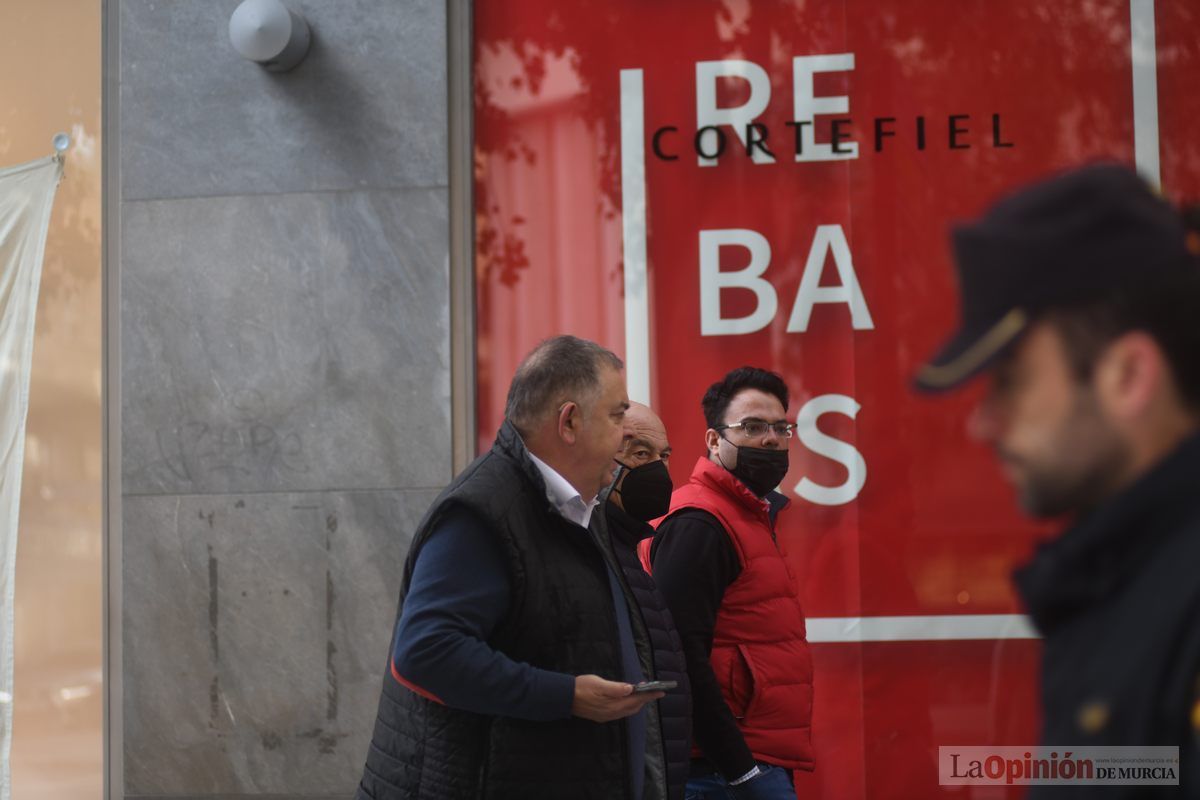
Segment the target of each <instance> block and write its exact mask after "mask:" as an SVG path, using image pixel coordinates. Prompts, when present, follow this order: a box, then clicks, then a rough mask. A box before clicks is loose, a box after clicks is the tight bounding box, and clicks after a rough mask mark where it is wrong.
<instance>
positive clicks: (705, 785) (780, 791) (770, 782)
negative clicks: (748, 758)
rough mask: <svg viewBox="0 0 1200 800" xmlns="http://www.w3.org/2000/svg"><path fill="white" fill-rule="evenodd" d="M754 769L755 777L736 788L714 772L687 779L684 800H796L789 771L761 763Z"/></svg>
mask: <svg viewBox="0 0 1200 800" xmlns="http://www.w3.org/2000/svg"><path fill="white" fill-rule="evenodd" d="M758 769H759V774H758V775H756V776H755V777H753V778H751V779H750V780H748V781H746V782H745V783H739V784H738V785H737V786H730V785H729V784H728V783H726V782H725V779H724V778H722V777H721V776H720V775H719V774H716V773H714V774H712V775H707V776H705V777H700V778H698V777H691V778H688V782H687V790H686V791H685V792H684V795H683V796H684V800H796V789H795V787H794V786H792V775H791V772H790V771H788V770H786V769H784V768H783V767H776V766H774V765H773V764H763V763H762V762H761V761H760V762H759V764H758Z"/></svg>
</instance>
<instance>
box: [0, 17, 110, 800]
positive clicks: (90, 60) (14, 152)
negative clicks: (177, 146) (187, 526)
mask: <svg viewBox="0 0 1200 800" xmlns="http://www.w3.org/2000/svg"><path fill="white" fill-rule="evenodd" d="M100 29H101V4H100V3H95V2H83V1H82V0H69V1H66V0H64V1H63V2H53V3H46V2H40V1H39V0H19V2H18V1H16V0H13V1H11V2H6V3H4V4H3V5H2V6H0V31H3V33H2V34H0V41H2V42H3V47H0V97H3V100H4V102H3V106H2V107H0V112H2V113H3V117H2V120H0V162H2V165H3V166H11V165H15V164H20V163H23V162H27V161H31V160H33V159H37V158H42V157H45V156H47V155H50V154H51V153H52V152H53V149H52V147H51V139H52V137H53V136H54V135H55V134H56V133H58V132H65V133H67V134H68V135H69V136H70V137H71V142H72V144H71V148H70V150H69V151H68V152H67V154H66V164H65V176H64V178H63V180H62V182H61V184H60V185H59V187H58V192H57V195H56V197H55V201H54V209H53V214H52V217H51V222H50V230H49V234H48V237H47V240H46V251H45V260H44V266H43V272H42V282H41V289H40V294H39V300H38V309H37V321H36V326H35V340H34V349H33V370H32V374H31V378H30V389H29V415H28V422H27V428H26V437H27V438H26V443H25V470H24V477H23V480H22V495H21V515H20V525H19V544H18V547H17V568H16V569H17V573H16V604H15V630H14V636H15V646H14V654H13V655H14V660H15V675H14V696H13V698H12V703H13V711H14V720H13V740H12V754H11V780H12V796H13V797H15V798H21V799H22V800H51V799H53V800H60V799H61V798H64V797H70V798H80V799H81V800H86V799H87V798H99V797H102V796H103V746H102V742H103V738H102V713H103V683H102V650H103V624H102V623H103V608H104V605H103V601H102V600H103V595H102V565H101V560H102V533H101V531H102V522H101V520H102V500H101V498H102V465H103V458H102V452H101V422H102V417H101V391H102V373H101V369H102V366H101V365H102V362H101V205H100V203H101V173H100V170H101V135H100V129H101V128H100V126H101V117H100V106H101V34H100Z"/></svg>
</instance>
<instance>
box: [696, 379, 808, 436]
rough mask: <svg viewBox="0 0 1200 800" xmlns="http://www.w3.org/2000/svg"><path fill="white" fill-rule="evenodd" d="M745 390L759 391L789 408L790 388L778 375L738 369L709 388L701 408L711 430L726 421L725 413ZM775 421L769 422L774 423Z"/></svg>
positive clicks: (785, 408) (701, 402) (784, 408)
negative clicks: (777, 399) (739, 393)
mask: <svg viewBox="0 0 1200 800" xmlns="http://www.w3.org/2000/svg"><path fill="white" fill-rule="evenodd" d="M745 389H758V390H759V391H762V392H766V393H767V394H770V395H774V396H775V397H777V398H779V402H780V403H783V410H784V411H787V407H788V388H787V384H786V383H784V382H783V378H781V377H780V376H779V375H778V374H776V373H774V372H771V371H770V370H766V369H760V368H759V367H738V368H737V369H735V370H731V371H730V372H728V373H727V374H726V375H725V377H724V378H721V380H719V381H717V382H716V383H714V384H713V385H712V386H710V387H708V391H707V392H705V393H704V399H703V400H701V401H700V407H701V408H703V409H704V422H705V424H707V425H708V427H710V428H715V427H717V426H718V425H720V424H721V423H723V422H724V421H725V412H726V411H727V410H728V409H729V404H730V403H731V402H733V398H734V397H736V396H737V394H738V392H741V391H743V390H745ZM773 421H774V420H768V422H773Z"/></svg>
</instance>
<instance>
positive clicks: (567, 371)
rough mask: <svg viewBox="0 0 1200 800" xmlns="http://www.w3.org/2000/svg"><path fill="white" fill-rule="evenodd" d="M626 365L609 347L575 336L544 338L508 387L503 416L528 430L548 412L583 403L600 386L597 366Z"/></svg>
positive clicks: (522, 363)
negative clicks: (573, 402) (567, 402)
mask: <svg viewBox="0 0 1200 800" xmlns="http://www.w3.org/2000/svg"><path fill="white" fill-rule="evenodd" d="M602 366H608V367H611V368H612V369H615V370H621V369H624V367H625V365H624V364H623V363H622V362H621V359H619V358H617V356H616V354H614V353H613V352H612V351H610V350H606V349H604V348H603V347H601V346H600V345H598V344H596V343H595V342H589V341H588V340H587V339H580V338H577V337H575V336H555V337H554V338H553V339H547V340H545V341H544V342H542V343H541V344H539V345H538V346H537V347H535V348H533V350H531V351H530V353H529V355H527V356H525V360H524V361H522V362H521V364H520V366H518V367H517V371H516V373H515V374H514V375H513V379H512V383H511V384H510V385H509V387H508V401H507V403H506V404H505V406H504V416H506V417H507V418H508V420H509V422H511V423H512V424H513V425H514V426H515V427H516V429H517V430H518V431H520V432H521V433H522V434H526V433H528V432H529V431H530V430H532V429H533V427H535V426H536V425H537V423H538V421H539V420H540V419H541V418H542V417H543V416H544V415H545V414H547V413H551V412H553V411H554V410H555V409H557V408H558V407H559V406H560V405H562V403H564V402H566V401H568V400H574V401H575V402H576V403H579V404H581V405H585V404H586V403H587V402H590V400H591V399H592V397H593V396H594V395H595V393H596V392H597V391H599V389H600V369H601V367H602Z"/></svg>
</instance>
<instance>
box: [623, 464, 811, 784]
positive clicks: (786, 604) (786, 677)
mask: <svg viewBox="0 0 1200 800" xmlns="http://www.w3.org/2000/svg"><path fill="white" fill-rule="evenodd" d="M685 508H698V509H701V510H702V511H707V512H708V513H710V514H712V515H713V516H714V517H716V518H717V519H718V520H719V521H720V522H721V525H722V526H723V527H724V528H725V532H726V533H727V534H729V539H730V541H732V542H733V545H734V547H735V548H736V550H737V553H738V560H739V561H740V562H741V565H742V571H741V572H740V573H739V574H738V576H737V578H736V579H735V580H734V581H733V583H731V584H730V585H729V586H728V588H726V590H725V596H724V598H723V599H722V601H721V608H720V610H719V611H718V612H717V620H716V626H715V629H714V631H713V649H712V656H711V663H712V668H713V672H714V673H715V674H716V676H717V681H718V682H719V683H720V684H721V692H722V694H723V695H724V697H725V702H726V704H728V706H729V708H730V710H731V711H732V712H733V715H734V717H736V718H737V722H738V727H739V728H740V729H741V731H742V735H743V736H745V737H746V744H747V745H748V746H749V748H750V750H751V752H753V753H754V757H755V758H756V759H758V760H759V761H766V762H767V763H770V764H777V765H779V766H781V767H788V768H791V769H804V770H811V769H812V768H813V748H812V698H813V684H812V679H813V668H812V655H811V654H810V653H809V650H808V640H807V639H806V638H805V631H804V611H803V610H802V609H801V607H800V587H799V584H798V582H797V581H796V578H795V576H794V575H793V574H792V571H791V568H790V567H789V566H788V564H787V561H786V560H785V559H784V553H783V552H781V551H780V549H779V548H778V547H777V546H776V543H775V541H774V539H773V538H772V537H771V521H770V517H769V516H768V508H769V506H768V504H767V503H766V501H764V500H760V499H759V498H757V497H755V496H754V494H753V493H752V492H751V491H750V490H749V489H747V488H746V487H745V486H744V485H743V484H742V482H741V481H739V480H738V479H737V478H735V477H733V475H732V474H730V473H729V472H728V471H727V470H725V469H723V468H722V467H720V466H718V465H716V464H714V463H713V462H711V461H709V460H708V459H707V458H701V459H700V461H699V462H698V463H697V464H696V468H695V469H694V470H692V477H691V479H690V480H689V481H688V483H687V484H685V485H684V486H682V487H680V488H679V489H678V490H676V491H675V494H674V495H673V496H672V497H671V510H670V512H669V513H668V514H667V517H664V518H663V519H664V520H665V519H667V518H669V517H670V516H671V515H672V514H674V513H675V512H677V511H680V510H682V509H685ZM657 522H658V524H660V525H661V524H662V520H658V521H657ZM643 544H649V540H646V541H645V542H643ZM641 555H642V563H643V565H645V566H646V567H647V569H649V564H648V561H649V549H648V548H643V549H641Z"/></svg>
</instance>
